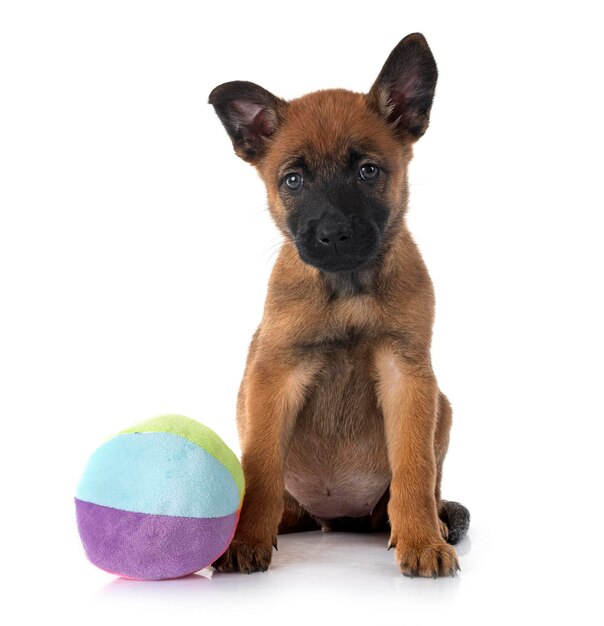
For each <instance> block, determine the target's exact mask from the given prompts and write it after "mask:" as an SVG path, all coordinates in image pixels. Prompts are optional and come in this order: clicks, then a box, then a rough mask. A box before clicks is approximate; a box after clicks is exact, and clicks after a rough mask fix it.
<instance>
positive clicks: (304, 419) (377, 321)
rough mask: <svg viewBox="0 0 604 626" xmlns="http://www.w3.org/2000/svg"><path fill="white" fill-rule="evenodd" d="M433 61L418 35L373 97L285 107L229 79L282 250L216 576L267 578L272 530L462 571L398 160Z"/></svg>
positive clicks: (422, 572)
mask: <svg viewBox="0 0 604 626" xmlns="http://www.w3.org/2000/svg"><path fill="white" fill-rule="evenodd" d="M436 79H437V69H436V63H435V61H434V58H433V56H432V53H431V52H430V49H429V47H428V44H427V43H426V40H425V39H424V37H423V36H422V35H420V34H412V35H409V36H407V37H405V38H404V39H403V40H402V41H401V42H400V43H399V44H398V46H397V47H396V48H395V49H394V50H393V51H392V53H391V54H390V56H389V57H388V60H387V61H386V63H385V65H384V67H383V69H382V71H381V72H380V74H379V76H378V78H377V80H376V81H375V83H374V85H373V86H372V88H371V90H370V91H369V93H368V94H360V93H353V92H350V91H346V90H343V89H333V90H325V91H317V92H314V93H310V94H308V95H305V96H303V97H301V98H298V99H296V100H292V101H290V102H286V101H285V100H282V99H280V98H278V97H276V96H274V95H273V94H271V93H269V92H268V91H266V90H265V89H263V88H262V87H259V86H258V85H255V84H253V83H249V82H243V81H234V82H229V83H225V84H223V85H220V86H218V87H216V88H215V89H214V90H213V91H212V93H211V94H210V103H211V104H212V105H213V106H214V107H215V110H216V113H217V114H218V116H219V118H220V120H221V121H222V123H223V124H224V127H225V128H226V130H227V132H228V134H229V136H230V138H231V140H232V142H233V146H234V148H235V152H236V153H237V154H238V155H239V156H240V157H241V158H242V159H244V160H246V161H248V162H249V163H251V164H253V165H254V166H255V167H256V169H257V170H258V172H259V174H260V176H261V178H262V180H263V181H264V183H265V185H266V189H267V192H268V202H269V208H270V212H271V215H272V217H273V219H274V221H275V223H276V225H277V226H278V228H279V229H280V230H281V232H282V233H283V235H284V242H283V244H282V247H281V249H280V252H279V256H278V258H277V260H276V262H275V266H274V268H273V271H272V275H271V278H270V281H269V287H268V295H267V298H266V303H265V308H264V315H263V318H262V322H261V324H260V326H259V328H258V330H257V331H256V333H255V334H254V336H253V339H252V342H251V345H250V349H249V354H248V358H247V364H246V368H245V374H244V377H243V381H242V384H241V387H240V390H239V396H238V403H237V422H238V429H239V436H240V439H241V446H242V465H243V470H244V473H245V478H246V494H245V498H244V502H243V508H242V511H241V517H240V520H239V525H238V527H237V531H236V534H235V537H234V539H233V541H232V543H231V545H230V547H229V549H228V551H227V552H226V553H225V554H224V555H223V556H222V557H221V558H220V559H219V560H218V561H217V562H216V563H215V564H214V565H215V567H216V568H217V569H218V570H220V571H244V572H252V571H256V570H265V569H266V568H267V567H268V566H269V563H270V561H271V555H272V550H273V547H275V548H276V547H277V534H278V533H285V532H295V531H299V530H309V529H317V528H321V527H323V528H324V529H329V528H333V529H352V530H377V529H385V528H388V527H389V528H390V543H389V547H394V549H395V558H396V562H397V563H398V566H399V567H400V569H401V571H402V572H403V573H404V574H407V575H411V576H414V575H419V576H434V577H436V576H439V575H441V576H444V575H454V573H455V571H456V570H457V569H459V566H458V562H457V556H456V553H455V550H454V549H453V548H452V547H451V545H450V544H453V543H455V542H457V541H458V540H459V539H460V538H461V537H462V536H463V535H464V534H465V533H466V531H467V529H468V526H469V513H468V511H467V509H465V508H464V507H463V506H461V505H460V504H457V503H454V502H447V501H445V500H442V499H441V494H440V483H441V473H442V465H443V460H444V458H445V454H446V451H447V446H448V440H449V430H450V426H451V407H450V405H449V402H448V400H447V398H446V397H445V396H444V395H443V393H442V392H440V391H439V388H438V386H437V382H436V378H435V376H434V373H433V371H432V365H431V360H430V343H431V336H432V325H433V317H434V294H433V289H432V283H431V280H430V277H429V275H428V272H427V270H426V267H425V265H424V262H423V260H422V258H421V256H420V254H419V251H418V249H417V247H416V245H415V243H414V242H413V240H412V238H411V236H410V234H409V232H408V230H407V227H406V224H405V219H404V218H405V211H406V208H407V200H408V184H407V166H408V164H409V161H410V159H411V156H412V146H413V143H414V142H415V141H416V140H417V139H418V138H419V137H421V136H422V135H423V134H424V132H425V131H426V128H427V127H428V121H429V114H430V108H431V105H432V100H433V96H434V90H435V86H436Z"/></svg>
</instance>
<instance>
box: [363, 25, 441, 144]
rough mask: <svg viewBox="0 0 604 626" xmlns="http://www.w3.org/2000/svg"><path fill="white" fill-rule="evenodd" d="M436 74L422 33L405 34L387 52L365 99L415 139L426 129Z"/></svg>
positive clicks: (393, 125) (434, 63) (434, 65)
mask: <svg viewBox="0 0 604 626" xmlns="http://www.w3.org/2000/svg"><path fill="white" fill-rule="evenodd" d="M437 77H438V71H437V69H436V61H434V57H433V56H432V52H430V48H429V47H428V42H427V41H426V39H425V38H424V36H423V35H421V34H420V33H413V34H412V35H407V36H406V37H405V38H404V39H403V40H402V41H401V42H400V43H399V44H398V46H396V48H395V49H394V50H393V51H392V52H391V53H390V56H389V57H388V59H387V61H386V63H385V64H384V67H383V68H382V71H381V72H380V74H379V76H378V77H377V79H376V81H375V83H374V84H373V87H371V90H370V91H369V94H368V95H367V98H368V102H369V104H370V106H371V107H372V108H374V109H375V110H376V111H378V112H379V113H380V114H381V115H383V116H384V117H385V118H386V119H387V121H388V123H389V124H390V125H391V126H392V127H393V128H394V129H396V130H397V131H398V132H399V133H401V134H403V135H407V136H410V137H411V139H412V140H415V139H419V138H420V137H421V136H422V135H423V134H424V133H425V132H426V129H427V128H428V123H429V121H430V108H431V107H432V100H433V98H434V89H435V88H436V79H437Z"/></svg>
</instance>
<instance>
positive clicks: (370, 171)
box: [359, 163, 380, 180]
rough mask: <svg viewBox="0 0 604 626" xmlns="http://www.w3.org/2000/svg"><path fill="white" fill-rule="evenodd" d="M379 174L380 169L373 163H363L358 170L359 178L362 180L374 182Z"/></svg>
mask: <svg viewBox="0 0 604 626" xmlns="http://www.w3.org/2000/svg"><path fill="white" fill-rule="evenodd" d="M379 173H380V168H379V167H378V166H377V165H374V164H373V163H365V165H363V166H362V167H361V169H360V170H359V176H360V177H361V179H362V180H375V179H376V178H377V177H378V174H379Z"/></svg>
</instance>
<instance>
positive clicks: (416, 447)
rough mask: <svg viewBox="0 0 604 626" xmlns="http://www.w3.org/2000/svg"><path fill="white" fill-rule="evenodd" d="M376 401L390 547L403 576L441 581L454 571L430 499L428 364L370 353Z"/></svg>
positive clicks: (432, 401) (431, 385) (391, 352)
mask: <svg viewBox="0 0 604 626" xmlns="http://www.w3.org/2000/svg"><path fill="white" fill-rule="evenodd" d="M375 364H376V371H377V376H378V385H377V392H378V399H379V402H380V405H381V407H382V411H383V414H384V427H385V434H386V444H387V448H388V458H389V462H390V469H391V472H392V479H391V483H390V501H389V503H388V518H389V520H390V528H391V533H390V544H389V547H394V548H395V555H396V561H397V563H398V565H399V567H400V569H401V571H402V572H403V574H406V575H408V576H418V575H419V576H431V577H436V576H447V575H454V574H455V572H456V571H457V570H458V569H459V566H458V563H457V555H456V553H455V550H454V549H453V548H452V547H451V546H450V545H448V544H447V543H445V541H444V540H443V538H442V535H441V532H440V527H439V519H438V513H437V506H436V498H435V495H434V492H435V486H436V458H435V454H434V432H435V429H436V414H437V413H436V412H437V406H438V387H437V384H436V380H435V378H434V375H433V374H432V370H431V367H430V365H429V363H426V364H421V365H420V364H414V365H410V364H409V363H406V362H405V361H404V360H403V359H402V358H401V357H400V355H399V354H397V351H396V350H395V349H394V348H392V347H383V348H382V349H380V350H379V351H378V352H377V353H376V361H375Z"/></svg>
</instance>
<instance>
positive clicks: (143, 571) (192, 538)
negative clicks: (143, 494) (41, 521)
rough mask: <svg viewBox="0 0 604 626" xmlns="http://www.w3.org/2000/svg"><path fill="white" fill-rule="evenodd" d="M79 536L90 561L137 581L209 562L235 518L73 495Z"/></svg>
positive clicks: (174, 574)
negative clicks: (123, 506) (176, 513)
mask: <svg viewBox="0 0 604 626" xmlns="http://www.w3.org/2000/svg"><path fill="white" fill-rule="evenodd" d="M75 502H76V515H77V520H78V529H79V531H80V537H81V538H82V543H83V544H84V549H85V550H86V554H87V556H88V558H89V559H90V561H92V563H94V564H95V565H96V566H97V567H100V568H101V569H104V570H106V571H108V572H111V573H112V574H119V575H120V576H126V577H127V578H136V579H139V580H162V579H164V578H179V577H180V576H186V575H187V574H192V573H193V572H197V571H198V570H200V569H203V568H204V567H207V566H208V565H211V564H212V562H213V561H215V560H216V559H217V558H218V557H219V556H220V555H221V554H222V553H223V552H224V551H225V550H226V549H227V547H228V545H229V543H230V542H231V539H232V538H233V534H234V532H235V527H236V525H237V520H238V517H239V512H238V511H236V512H235V513H232V514H231V515H227V516H225V517H213V518H195V517H172V516H169V515H150V514H148V513H132V512H130V511H122V510H120V509H112V508H111V507H108V506H101V505H99V504H92V503H91V502H84V501H83V500H78V499H77V498H76V500H75Z"/></svg>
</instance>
